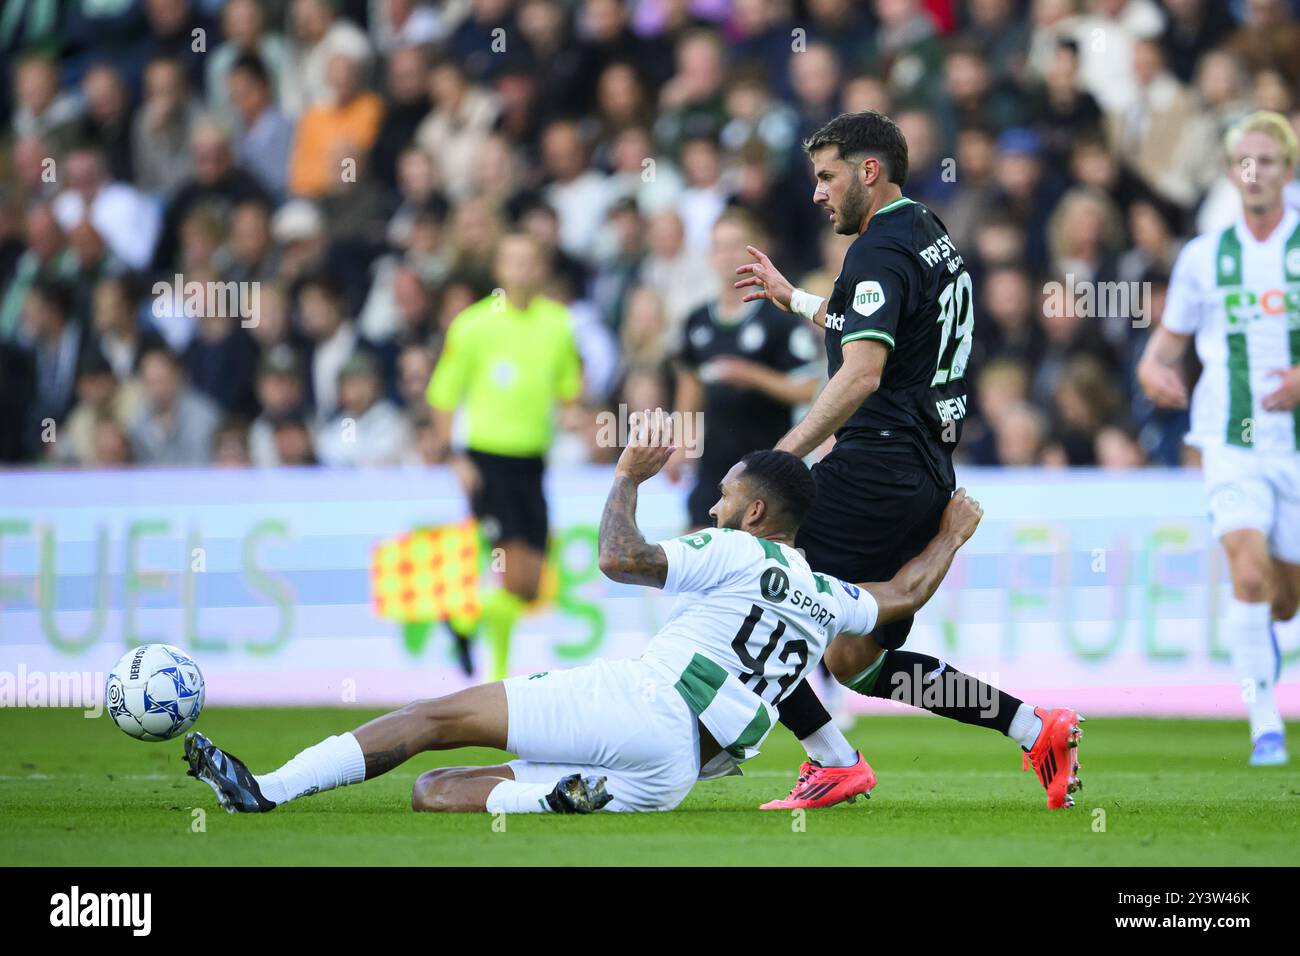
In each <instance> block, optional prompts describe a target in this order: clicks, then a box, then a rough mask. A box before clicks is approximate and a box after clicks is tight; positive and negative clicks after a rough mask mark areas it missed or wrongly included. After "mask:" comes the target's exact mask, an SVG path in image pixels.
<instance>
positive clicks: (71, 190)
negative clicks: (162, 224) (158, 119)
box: [53, 145, 158, 269]
mask: <svg viewBox="0 0 1300 956" xmlns="http://www.w3.org/2000/svg"><path fill="white" fill-rule="evenodd" d="M63 167H64V170H65V173H64V178H65V180H66V182H67V184H68V186H67V188H66V189H64V190H63V191H62V192H61V193H59V195H58V197H57V198H55V200H54V207H53V208H54V215H55V217H56V218H57V219H58V220H59V225H60V226H62V227H63V229H64V231H65V232H66V231H68V230H71V229H72V228H73V227H74V226H76V225H78V224H79V223H80V222H82V220H89V222H90V224H91V225H92V226H94V227H95V231H96V232H98V233H99V234H100V235H101V236H102V237H103V238H104V241H105V242H106V243H107V244H108V248H109V249H110V250H112V252H113V254H114V255H115V256H117V257H118V258H119V259H120V260H121V261H122V262H124V263H126V264H127V265H128V266H130V267H131V268H132V269H142V268H144V267H145V266H146V265H148V263H149V258H150V256H151V255H152V253H153V248H154V241H155V239H156V238H157V236H158V206H157V204H156V203H155V202H154V201H153V200H152V199H150V198H149V197H148V196H146V195H145V194H144V193H142V192H141V191H140V190H138V189H136V188H135V187H134V186H131V185H129V184H127V183H119V182H113V181H112V180H110V179H109V178H108V167H107V166H106V165H105V160H104V154H103V152H102V151H101V150H100V149H99V148H98V147H96V146H89V145H84V146H77V147H74V148H73V149H72V150H71V151H70V152H69V153H68V155H67V158H66V159H64V161H63Z"/></svg>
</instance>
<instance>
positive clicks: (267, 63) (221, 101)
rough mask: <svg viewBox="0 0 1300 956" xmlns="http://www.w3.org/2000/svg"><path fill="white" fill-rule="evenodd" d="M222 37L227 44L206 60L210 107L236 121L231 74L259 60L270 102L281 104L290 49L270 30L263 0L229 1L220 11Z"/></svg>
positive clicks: (236, 107)
mask: <svg viewBox="0 0 1300 956" xmlns="http://www.w3.org/2000/svg"><path fill="white" fill-rule="evenodd" d="M221 35H222V36H223V37H224V38H225V39H224V41H223V42H222V43H221V45H220V46H218V47H217V48H216V49H215V50H212V51H211V53H210V54H209V55H208V58H207V71H206V76H205V78H204V86H205V89H206V91H207V101H208V108H209V109H211V110H212V111H213V112H214V113H216V114H217V115H219V116H224V117H230V118H233V116H234V113H235V110H237V109H238V106H237V105H236V104H233V103H232V102H231V101H232V88H231V86H230V74H231V71H232V70H234V69H235V64H236V63H238V62H239V61H241V60H244V61H248V60H256V61H257V62H258V63H259V64H261V67H262V69H261V71H260V72H261V75H262V77H263V78H264V80H265V81H266V83H267V85H268V89H269V92H270V97H269V101H270V102H272V103H275V102H279V100H280V98H281V93H282V88H283V86H284V74H285V71H286V70H287V69H288V63H289V48H288V46H287V45H286V44H285V42H284V40H283V38H281V37H280V36H278V35H276V34H275V33H271V32H268V31H267V29H266V11H265V10H264V9H263V7H262V3H261V0H228V2H227V3H226V5H225V7H224V8H223V9H222V11H221ZM245 119H247V118H245Z"/></svg>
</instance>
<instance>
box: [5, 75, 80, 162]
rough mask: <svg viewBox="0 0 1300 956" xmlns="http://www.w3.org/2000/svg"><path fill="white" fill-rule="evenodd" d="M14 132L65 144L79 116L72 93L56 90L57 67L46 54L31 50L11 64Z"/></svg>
mask: <svg viewBox="0 0 1300 956" xmlns="http://www.w3.org/2000/svg"><path fill="white" fill-rule="evenodd" d="M14 94H15V95H14V109H13V135H14V137H15V138H17V139H23V138H29V137H40V138H42V139H45V140H46V141H47V142H49V143H50V144H51V145H67V139H68V137H69V136H70V135H71V134H72V132H73V131H74V126H75V123H76V121H77V120H78V119H79V118H80V116H81V104H80V103H79V102H78V100H77V97H76V95H75V94H73V93H71V92H63V91H61V90H60V89H59V70H58V65H57V64H56V63H55V61H54V59H53V58H52V57H50V56H49V55H48V54H46V53H37V52H33V53H30V54H28V55H26V56H24V57H22V58H21V59H20V60H19V61H18V63H17V65H16V66H15V67H14Z"/></svg>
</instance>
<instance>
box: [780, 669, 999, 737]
mask: <svg viewBox="0 0 1300 956" xmlns="http://www.w3.org/2000/svg"><path fill="white" fill-rule="evenodd" d="M854 690H857V691H858V692H859V693H862V694H867V695H869V696H871V697H881V698H884V699H885V700H897V701H901V702H902V703H904V704H909V705H911V706H912V707H919V708H920V709H921V710H928V711H929V712H930V713H932V714H938V715H939V716H940V717H947V718H948V719H949V720H956V721H959V722H961V723H963V724H975V725H978V726H980V727H987V728H989V729H990V730H996V731H998V733H1001V734H1005V733H1006V732H1007V731H1008V730H1010V729H1011V720H1012V718H1013V717H1015V716H1016V711H1017V710H1018V709H1019V708H1020V704H1021V703H1022V702H1021V701H1020V699H1019V698H1016V697H1012V696H1011V695H1010V694H1008V693H1006V692H1005V691H1001V690H998V689H997V688H996V687H994V686H993V685H991V684H986V683H984V681H982V680H977V679H976V678H974V677H971V676H970V675H969V674H963V673H962V672H961V671H959V670H954V669H953V668H951V667H949V666H948V665H947V664H946V663H944V662H943V661H941V660H939V659H938V658H937V657H931V656H930V655H929V654H915V653H913V652H912V651H886V652H885V660H884V661H883V662H882V663H881V665H880V670H878V671H877V672H876V674H875V676H874V679H872V683H871V685H870V686H868V687H862V686H861V685H859V686H857V687H855V688H854ZM814 699H816V698H814ZM781 720H782V723H784V722H785V718H784V715H783V716H782V718H781ZM786 726H789V725H788V724H787V725H786Z"/></svg>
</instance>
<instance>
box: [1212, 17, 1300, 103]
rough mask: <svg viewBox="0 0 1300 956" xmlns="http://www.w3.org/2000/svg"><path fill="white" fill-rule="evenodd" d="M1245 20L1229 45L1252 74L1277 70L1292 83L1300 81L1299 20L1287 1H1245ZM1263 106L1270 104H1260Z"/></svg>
mask: <svg viewBox="0 0 1300 956" xmlns="http://www.w3.org/2000/svg"><path fill="white" fill-rule="evenodd" d="M1244 6H1245V9H1246V22H1245V23H1244V24H1243V25H1242V26H1241V27H1240V28H1239V29H1238V30H1237V32H1236V33H1235V34H1233V36H1232V39H1231V40H1230V41H1229V44H1228V48H1229V50H1231V52H1233V53H1235V54H1236V55H1237V56H1239V57H1241V59H1242V60H1243V61H1244V62H1245V64H1246V68H1247V69H1249V70H1250V71H1251V72H1252V73H1258V72H1259V71H1260V70H1267V69H1276V70H1278V71H1280V72H1281V73H1282V74H1283V76H1285V77H1286V81H1287V82H1288V83H1290V84H1292V85H1294V84H1296V83H1300V57H1297V56H1296V50H1300V23H1297V22H1296V19H1295V15H1294V13H1293V12H1292V11H1291V10H1289V9H1288V8H1287V4H1286V2H1285V0H1246V2H1245V4H1244ZM1260 106H1261V107H1262V108H1264V109H1268V108H1269V107H1266V106H1264V105H1263V104H1260Z"/></svg>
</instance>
